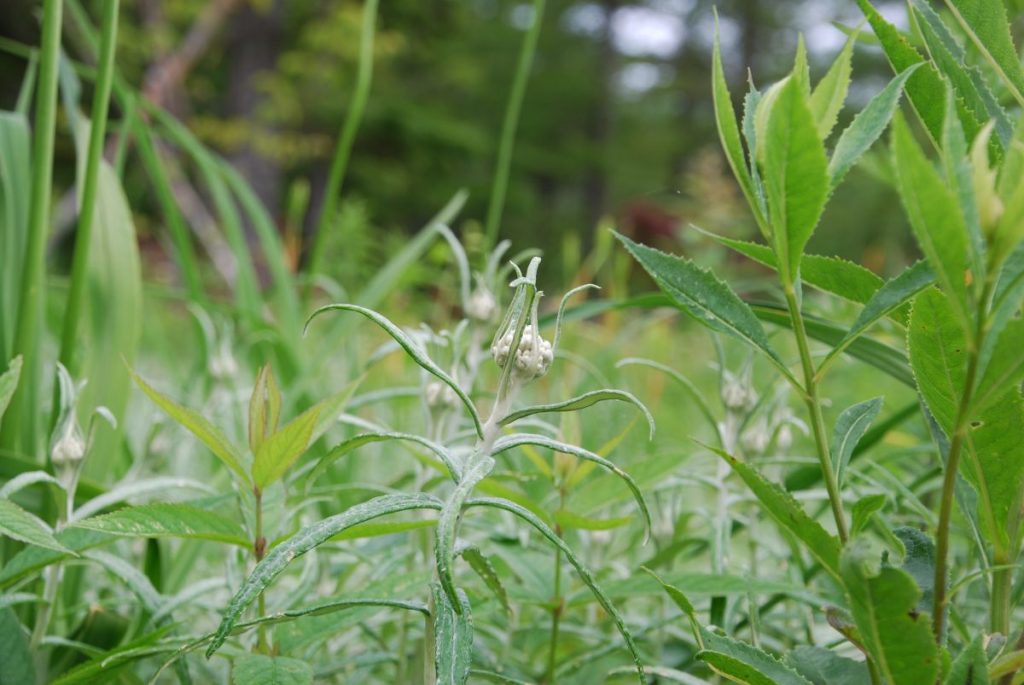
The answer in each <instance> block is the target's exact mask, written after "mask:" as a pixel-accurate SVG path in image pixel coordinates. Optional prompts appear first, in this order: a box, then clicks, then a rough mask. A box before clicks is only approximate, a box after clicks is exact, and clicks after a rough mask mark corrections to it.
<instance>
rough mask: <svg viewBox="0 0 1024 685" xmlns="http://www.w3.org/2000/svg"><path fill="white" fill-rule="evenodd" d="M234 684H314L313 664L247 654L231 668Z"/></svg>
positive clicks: (288, 658) (264, 655) (286, 658)
mask: <svg viewBox="0 0 1024 685" xmlns="http://www.w3.org/2000/svg"><path fill="white" fill-rule="evenodd" d="M231 682H232V683H234V685H312V684H313V666H312V665H311V664H310V663H309V662H308V661H304V660H302V659H292V658H290V657H286V656H267V655H266V654H246V655H244V656H241V657H239V658H238V659H235V664H234V667H233V668H232V669H231Z"/></svg>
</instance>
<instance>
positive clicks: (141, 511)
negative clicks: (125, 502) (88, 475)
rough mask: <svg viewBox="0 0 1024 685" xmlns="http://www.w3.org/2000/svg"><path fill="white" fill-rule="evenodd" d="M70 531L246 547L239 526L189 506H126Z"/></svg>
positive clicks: (244, 538) (79, 524)
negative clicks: (88, 531)
mask: <svg viewBox="0 0 1024 685" xmlns="http://www.w3.org/2000/svg"><path fill="white" fill-rule="evenodd" d="M72 527H73V528H85V529H87V530H95V531H99V532H103V533H109V534H110V535H119V536H122V537H133V538H164V537H170V538H195V539H199V540H213V541H215V542H226V543H228V544H232V545H238V546H239V547H248V546H249V545H250V543H251V541H250V540H248V539H246V536H245V531H243V530H242V528H241V526H239V525H238V524H237V523H235V522H234V521H232V520H231V519H228V518H225V517H223V516H221V515H220V514H215V513H214V512H212V511H206V510H204V509H199V508H197V507H194V506H192V505H189V504H178V503H159V504H143V505H141V506H138V507H126V508H124V509H119V510H118V511H115V512H113V513H110V514H101V515H100V516H93V517H91V518H87V519H83V520H81V521H76V522H75V523H73V524H72Z"/></svg>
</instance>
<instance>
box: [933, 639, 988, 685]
mask: <svg viewBox="0 0 1024 685" xmlns="http://www.w3.org/2000/svg"><path fill="white" fill-rule="evenodd" d="M942 683H943V685H989V679H988V660H987V659H986V657H985V647H984V641H983V636H982V635H978V636H977V637H975V638H974V639H973V640H971V642H970V644H968V645H967V646H966V647H964V648H963V649H962V650H961V652H960V654H958V655H957V657H956V659H954V660H953V663H952V665H950V667H949V673H947V674H946V679H945V680H943V681H942Z"/></svg>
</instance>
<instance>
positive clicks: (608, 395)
mask: <svg viewBox="0 0 1024 685" xmlns="http://www.w3.org/2000/svg"><path fill="white" fill-rule="evenodd" d="M611 400H616V401H619V402H625V403H627V404H632V405H633V406H634V407H636V408H637V409H639V410H640V411H641V412H643V414H644V418H645V419H647V426H648V429H649V433H650V437H651V438H652V439H653V438H654V417H653V416H651V412H650V411H649V410H648V409H647V407H646V406H644V403H643V402H641V401H640V400H638V399H637V398H636V396H635V395H633V394H632V393H628V392H626V391H624V390H593V391H591V392H587V393H584V394H582V395H580V396H579V397H573V398H572V399H569V400H565V401H564V402H556V403H555V404H538V405H535V406H532V407H526V408H525V409H520V410H519V411H514V412H512V413H511V414H509V415H508V416H505V417H504V418H502V419H501V421H499V422H498V425H500V426H507V425H509V424H511V423H514V422H516V421H518V420H519V419H523V418H526V417H527V416H533V415H534V414H546V413H549V412H567V411H579V410H580V409H586V408H587V407H591V406H593V405H595V404H597V403H598V402H607V401H611Z"/></svg>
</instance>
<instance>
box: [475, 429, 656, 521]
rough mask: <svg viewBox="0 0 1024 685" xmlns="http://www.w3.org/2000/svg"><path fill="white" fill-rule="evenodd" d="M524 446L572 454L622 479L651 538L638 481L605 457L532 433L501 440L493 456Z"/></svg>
mask: <svg viewBox="0 0 1024 685" xmlns="http://www.w3.org/2000/svg"><path fill="white" fill-rule="evenodd" d="M523 445H535V446H537V447H545V448H547V449H549V450H554V451H555V452H561V453H562V454H571V455H573V456H574V457H577V458H578V459H583V460H584V461H589V462H593V463H595V464H597V465H598V466H600V467H602V468H604V469H606V470H608V471H610V472H611V473H613V474H615V475H616V476H618V477H619V478H621V479H622V480H623V482H625V484H626V487H628V488H629V490H630V492H632V493H633V499H634V500H636V504H637V506H638V507H639V508H640V513H641V514H642V515H643V519H644V528H645V531H646V535H647V537H648V538H649V537H650V534H651V513H650V511H649V510H648V508H647V501H646V500H645V499H644V495H643V493H642V492H641V491H640V487H639V486H638V485H637V484H636V481H634V480H633V478H632V477H631V476H630V475H629V474H628V473H626V472H625V471H623V470H622V469H620V468H619V467H618V466H616V465H615V464H613V463H612V462H610V461H608V460H607V459H605V458H604V457H602V456H600V455H598V454H595V453H593V452H591V451H590V450H587V449H584V448H582V447H577V446H576V445H569V444H567V443H564V442H561V441H559V440H554V439H552V438H549V437H547V436H544V435H534V434H531V433H516V434H513V435H509V436H506V437H504V438H501V439H499V440H498V441H497V442H496V443H495V444H494V448H493V449H492V451H491V454H501V453H502V452H505V451H506V450H510V449H513V448H516V447H521V446H523Z"/></svg>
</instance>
